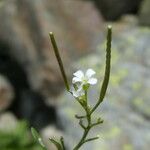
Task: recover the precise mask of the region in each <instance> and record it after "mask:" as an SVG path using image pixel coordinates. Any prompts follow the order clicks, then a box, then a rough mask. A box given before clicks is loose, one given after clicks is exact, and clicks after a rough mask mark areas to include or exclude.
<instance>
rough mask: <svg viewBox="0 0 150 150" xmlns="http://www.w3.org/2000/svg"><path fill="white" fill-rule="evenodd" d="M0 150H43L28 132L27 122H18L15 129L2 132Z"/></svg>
mask: <svg viewBox="0 0 150 150" xmlns="http://www.w3.org/2000/svg"><path fill="white" fill-rule="evenodd" d="M0 150H41V147H39V145H37V144H36V143H35V141H34V140H33V139H32V137H31V136H30V134H29V131H28V125H27V123H26V122H25V121H21V122H18V124H17V126H16V128H15V129H12V130H10V131H2V130H0Z"/></svg>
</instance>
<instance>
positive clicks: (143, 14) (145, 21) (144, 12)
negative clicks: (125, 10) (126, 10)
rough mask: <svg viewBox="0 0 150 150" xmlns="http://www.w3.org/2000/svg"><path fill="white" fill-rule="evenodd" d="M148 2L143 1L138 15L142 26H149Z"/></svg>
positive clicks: (149, 7)
mask: <svg viewBox="0 0 150 150" xmlns="http://www.w3.org/2000/svg"><path fill="white" fill-rule="evenodd" d="M149 16H150V1H149V0H144V1H143V2H142V6H141V9H140V13H139V20H140V23H141V24H142V25H145V26H150V19H149Z"/></svg>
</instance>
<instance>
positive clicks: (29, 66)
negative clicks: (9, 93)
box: [0, 0, 102, 97]
mask: <svg viewBox="0 0 150 150" xmlns="http://www.w3.org/2000/svg"><path fill="white" fill-rule="evenodd" d="M0 7H1V8H0V20H2V21H1V24H0V45H1V42H2V41H5V42H6V43H7V45H9V47H10V52H9V53H10V54H11V55H13V56H14V57H15V58H16V59H17V60H18V61H19V62H20V63H21V64H22V66H23V67H24V69H25V70H26V71H27V74H28V77H29V80H30V83H31V86H32V88H33V89H36V90H38V91H40V92H42V94H43V95H45V96H46V97H49V96H56V95H57V94H58V93H60V91H61V90H62V88H63V82H62V78H61V75H60V71H59V69H58V65H57V62H56V58H55V56H54V53H53V50H52V47H51V44H50V40H49V37H48V32H50V31H53V32H54V34H55V37H56V40H57V43H58V47H59V48H60V50H61V51H60V52H61V55H62V58H63V61H64V64H65V65H66V66H68V63H69V64H71V62H72V61H73V60H75V59H76V58H77V57H78V56H81V55H83V54H86V53H87V52H92V51H93V50H94V49H95V42H98V41H97V40H96V41H95V39H96V37H97V36H99V35H100V31H101V29H102V19H101V17H100V16H99V14H98V12H97V11H96V10H95V7H94V5H93V4H92V2H84V1H82V0H78V1H67V0H49V1H47V0H42V1H40V0H32V1H31V0H4V1H3V2H2V5H1V6H0ZM77 10H80V11H77ZM91 26H92V28H91ZM70 68H71V67H70ZM68 70H69V68H68V69H67V72H68V74H69V71H68ZM61 85H62V86H61Z"/></svg>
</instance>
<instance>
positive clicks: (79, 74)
mask: <svg viewBox="0 0 150 150" xmlns="http://www.w3.org/2000/svg"><path fill="white" fill-rule="evenodd" d="M94 74H95V71H94V70H93V69H88V70H87V71H86V73H85V74H84V73H83V71H81V70H78V71H76V72H75V73H74V74H73V75H74V77H73V79H72V83H73V84H75V83H81V85H85V84H91V85H94V84H96V83H97V79H96V78H93V77H92V76H93V75H94Z"/></svg>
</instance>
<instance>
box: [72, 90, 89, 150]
mask: <svg viewBox="0 0 150 150" xmlns="http://www.w3.org/2000/svg"><path fill="white" fill-rule="evenodd" d="M87 100H88V99H87V90H85V101H86V103H85V106H84V109H85V111H86V119H87V123H88V125H87V127H85V128H84V132H83V136H82V138H81V140H80V141H79V143H78V144H77V145H76V146H75V148H74V149H73V150H78V149H79V148H80V147H81V146H82V145H83V144H84V143H85V141H86V137H87V135H88V133H89V131H90V129H91V115H90V113H89V108H88V102H87Z"/></svg>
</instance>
